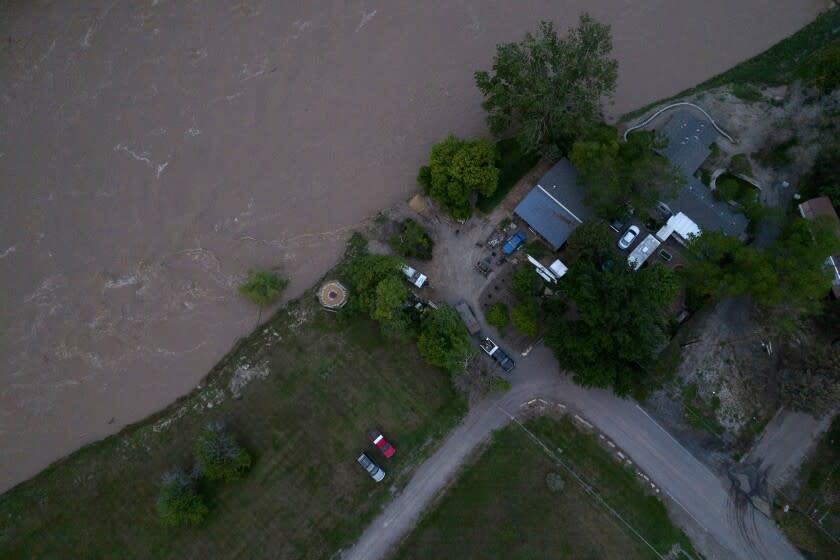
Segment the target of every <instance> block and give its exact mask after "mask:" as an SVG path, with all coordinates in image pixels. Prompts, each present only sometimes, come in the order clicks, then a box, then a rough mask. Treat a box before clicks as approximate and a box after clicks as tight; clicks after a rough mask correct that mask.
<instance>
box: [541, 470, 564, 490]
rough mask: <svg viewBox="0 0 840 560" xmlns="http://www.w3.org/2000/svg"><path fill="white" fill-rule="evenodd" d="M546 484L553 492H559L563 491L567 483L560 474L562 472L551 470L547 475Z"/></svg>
mask: <svg viewBox="0 0 840 560" xmlns="http://www.w3.org/2000/svg"><path fill="white" fill-rule="evenodd" d="M545 485H546V486H548V489H549V490H551V491H552V492H554V493H558V492H562V491H563V488H564V487H565V486H566V483H565V482H564V481H563V477H562V476H560V473H556V472H550V473H548V474H547V475H545Z"/></svg>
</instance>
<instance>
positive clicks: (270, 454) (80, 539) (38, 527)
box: [0, 293, 465, 559]
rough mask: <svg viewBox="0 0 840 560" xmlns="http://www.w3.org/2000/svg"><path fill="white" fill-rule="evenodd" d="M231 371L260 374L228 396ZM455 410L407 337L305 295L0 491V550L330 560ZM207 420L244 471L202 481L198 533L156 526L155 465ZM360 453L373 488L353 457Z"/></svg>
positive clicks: (180, 461)
mask: <svg viewBox="0 0 840 560" xmlns="http://www.w3.org/2000/svg"><path fill="white" fill-rule="evenodd" d="M244 364H249V365H250V366H251V367H258V366H260V365H261V364H264V365H265V367H267V369H268V371H269V372H270V373H269V375H268V376H267V377H266V378H265V379H257V380H254V381H252V382H251V383H250V384H249V385H247V386H246V387H245V388H244V390H243V391H242V397H241V398H239V399H233V398H231V397H230V393H229V390H228V384H229V380H230V378H231V375H232V374H233V372H234V371H235V370H236V369H237V367H240V366H242V365H244ZM219 401H221V402H219ZM207 403H213V406H212V408H209V407H208V404H207ZM464 409H465V406H464V403H463V402H462V400H461V399H460V398H459V397H458V396H457V395H456V393H455V392H454V390H453V389H452V387H451V383H450V379H449V377H448V376H447V375H446V374H444V373H443V372H442V371H440V370H438V369H435V368H431V367H429V366H427V365H425V362H424V361H423V360H422V359H421V358H420V356H419V355H418V353H417V351H416V349H415V347H414V345H413V344H411V343H410V342H406V343H401V342H394V341H390V340H389V341H385V340H383V338H382V337H381V336H380V334H379V331H378V327H377V326H376V324H374V323H373V322H371V321H369V320H366V319H351V320H347V319H340V318H339V317H338V316H336V315H334V314H331V313H327V312H325V311H321V310H320V309H319V308H318V307H317V305H316V304H315V302H314V297H313V296H312V294H311V293H309V294H307V295H306V296H305V298H304V299H302V300H299V301H296V302H293V303H292V304H290V306H289V307H288V310H284V311H281V312H280V313H279V314H278V315H276V316H275V317H274V318H273V319H272V320H271V321H269V323H267V324H266V325H265V326H264V327H262V328H260V329H259V330H258V331H257V332H256V333H255V334H253V335H252V336H250V337H249V338H247V339H245V340H244V341H242V343H241V344H239V345H238V347H237V348H236V349H235V350H234V351H233V352H232V353H231V354H230V355H229V356H228V357H226V358H225V359H224V360H223V362H222V363H221V364H220V365H219V366H218V367H217V368H216V369H215V370H214V371H213V372H212V373H211V374H210V376H209V377H208V379H207V380H206V381H205V383H204V387H203V388H202V389H200V390H197V391H195V392H193V393H192V394H191V395H189V396H188V397H186V398H184V399H182V400H181V401H179V402H178V403H176V404H174V405H173V406H172V407H170V408H169V409H168V410H166V411H164V412H163V413H161V414H158V415H156V416H155V417H152V418H150V419H148V420H146V421H143V422H141V423H140V424H137V425H135V426H132V427H130V428H127V429H126V430H124V431H123V432H121V433H119V434H118V435H116V436H113V437H110V438H108V439H106V440H104V441H101V442H99V443H96V444H94V445H91V446H88V447H86V448H84V449H82V450H81V451H79V452H77V453H75V454H74V455H72V456H70V457H68V458H67V459H65V460H63V461H61V462H60V463H58V464H56V465H53V466H52V467H51V468H49V469H48V470H47V471H45V472H43V473H42V474H40V475H39V476H37V477H35V478H34V479H33V480H30V481H29V482H26V483H24V484H21V485H19V486H18V487H16V488H14V489H12V490H11V491H9V492H7V493H6V494H4V495H3V496H2V497H0V519H2V520H3V528H2V531H0V557H2V558H17V559H20V558H39V559H41V558H58V559H67V558H85V559H95V558H109V559H110V558H120V559H123V558H249V559H251V558H289V559H292V558H294V559H298V558H330V557H331V556H332V555H333V554H334V553H335V551H336V550H337V549H338V548H340V547H342V546H346V545H348V544H351V543H352V542H353V541H354V540H355V538H356V537H357V535H358V534H359V533H360V532H361V530H362V529H363V528H364V527H365V526H366V524H367V523H368V522H369V521H370V520H371V519H372V518H373V516H374V515H375V514H376V513H377V511H378V509H379V507H380V506H381V504H383V503H384V502H385V501H386V500H387V499H388V498H389V497H390V495H391V493H390V488H391V487H392V486H394V485H396V486H397V487H400V486H402V485H404V484H405V483H407V481H408V479H409V477H410V474H411V472H412V470H413V468H414V467H415V466H416V464H418V463H419V462H420V461H421V459H422V458H423V457H424V456H426V455H427V454H428V453H429V452H430V451H431V450H432V449H433V448H434V444H435V442H436V439H437V438H439V437H440V436H441V435H443V434H445V433H447V432H448V431H449V430H450V429H451V428H452V427H453V426H454V425H455V424H456V422H457V421H458V419H459V418H460V417H461V415H462V414H463V412H464ZM171 418H177V419H175V420H173V421H172V422H171V424H169V425H168V427H166V428H163V429H161V428H160V426H161V425H162V423H165V422H166V421H167V420H168V419H171ZM210 420H222V421H224V422H225V423H226V424H227V426H228V428H229V429H230V431H232V432H233V433H234V434H236V436H237V437H238V439H239V440H240V442H242V443H243V444H244V445H245V446H246V447H247V448H248V449H249V450H250V451H251V452H252V453H253V455H254V457H255V463H254V467H253V469H252V471H251V472H250V473H249V474H248V476H247V477H246V478H244V479H243V480H241V481H238V482H234V483H228V484H224V485H221V484H219V485H205V486H204V490H205V492H206V494H207V496H208V497H209V502H210V506H211V513H210V517H209V519H208V520H207V522H206V523H205V525H204V526H203V527H201V528H199V529H187V530H176V529H167V528H164V527H162V526H161V525H160V524H159V523H158V521H157V518H156V514H155V500H156V497H157V492H158V482H159V480H160V477H161V474H162V473H163V472H164V471H166V470H167V469H169V468H171V467H181V468H189V467H190V466H191V464H192V458H191V450H192V446H193V442H194V440H195V436H196V434H197V433H198V432H199V431H200V429H201V428H202V427H203V426H204V425H206V423H207V422H209V421H210ZM156 426H157V429H156ZM374 426H376V427H379V428H381V429H382V430H383V431H384V432H385V434H386V435H387V436H388V437H389V439H391V441H392V442H393V443H394V444H395V445H396V447H397V454H396V455H395V457H394V458H392V459H389V460H386V459H384V458H383V457H381V456H380V455H378V454H377V452H376V451H375V450H373V448H372V446H371V445H370V444H369V443H368V441H367V435H366V431H367V429H369V428H371V427H374ZM362 450H368V452H369V453H370V454H371V456H373V457H375V458H376V460H377V461H378V462H379V464H380V465H382V466H383V468H384V469H385V470H386V471H387V473H388V475H387V478H386V479H385V481H383V482H382V483H380V484H376V483H374V482H373V481H372V480H371V479H370V477H369V476H368V475H367V474H366V473H365V472H363V471H362V469H361V467H359V465H357V464H356V462H355V458H356V456H357V454H358V453H359V452H360V451H362Z"/></svg>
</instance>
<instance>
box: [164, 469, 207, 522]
mask: <svg viewBox="0 0 840 560" xmlns="http://www.w3.org/2000/svg"><path fill="white" fill-rule="evenodd" d="M157 511H158V517H159V518H160V520H161V522H162V523H163V524H164V525H168V526H170V527H196V526H198V525H201V524H202V523H203V522H204V518H205V517H207V514H208V513H209V512H210V509H209V508H208V507H207V504H205V503H204V498H203V497H202V496H201V494H199V493H198V489H197V488H196V485H195V481H194V480H193V479H191V478H190V477H189V476H187V475H186V474H184V473H182V472H169V473H166V474H165V475H163V479H162V480H161V483H160V494H159V495H158V500H157Z"/></svg>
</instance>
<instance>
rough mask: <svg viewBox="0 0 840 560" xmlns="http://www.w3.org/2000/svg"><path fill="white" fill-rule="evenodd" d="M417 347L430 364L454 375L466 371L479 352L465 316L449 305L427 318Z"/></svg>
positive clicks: (421, 329)
mask: <svg viewBox="0 0 840 560" xmlns="http://www.w3.org/2000/svg"><path fill="white" fill-rule="evenodd" d="M417 348H418V349H419V350H420V354H421V355H422V356H423V357H424V358H425V359H426V361H428V362H429V363H430V364H432V365H435V366H439V367H442V368H443V369H445V370H447V371H448V372H450V373H453V374H456V373H460V372H461V371H463V370H464V366H465V365H466V363H467V360H468V359H469V357H470V356H472V355H473V354H474V353H475V348H474V347H473V345H472V344H470V338H469V334H468V333H467V329H466V327H465V326H464V323H463V322H462V321H461V317H459V316H458V312H457V311H455V309H453V308H452V307H449V306H448V305H443V306H440V307H439V308H438V309H435V310H433V311H431V312H430V313H428V314H427V315H425V316H424V317H423V322H422V323H421V327H420V338H419V339H418V341H417Z"/></svg>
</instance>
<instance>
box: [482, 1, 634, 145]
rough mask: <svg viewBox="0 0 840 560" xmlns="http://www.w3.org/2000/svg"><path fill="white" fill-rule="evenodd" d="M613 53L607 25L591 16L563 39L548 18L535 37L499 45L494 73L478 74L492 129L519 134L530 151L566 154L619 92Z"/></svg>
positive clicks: (596, 120)
mask: <svg viewBox="0 0 840 560" xmlns="http://www.w3.org/2000/svg"><path fill="white" fill-rule="evenodd" d="M611 54H612V36H611V34H610V27H609V25H606V24H603V23H599V22H597V21H595V20H594V19H592V18H591V17H590V16H589V15H587V14H584V15H582V16H580V20H579V22H578V26H577V27H576V28H571V29H569V32H568V34H567V35H566V36H565V37H560V36H559V35H558V34H557V31H556V30H555V28H554V24H552V23H551V22H548V21H544V22H542V23H541V24H540V28H539V31H538V32H537V33H536V35H532V34H531V33H528V34H527V35H525V38H524V39H523V40H522V41H520V42H518V43H506V44H501V45H498V46H497V47H496V56H495V57H494V58H493V69H492V71H491V72H486V71H481V72H476V73H475V82H476V85H477V86H478V89H479V90H481V93H482V94H483V95H484V102H483V103H482V107H483V108H484V109H485V110H486V111H487V113H488V116H487V122H488V124H489V125H490V128H491V130H492V131H493V133H494V134H497V135H500V134H506V133H508V132H510V131H514V132H516V134H517V138H518V140H519V143H520V145H521V146H522V148H523V149H524V150H525V151H526V152H537V151H538V152H541V153H542V154H544V155H547V156H549V157H556V156H557V155H558V154H561V153H565V152H566V151H567V150H568V149H569V147H570V146H571V144H572V142H574V140H575V138H577V137H578V135H579V134H580V133H581V132H582V131H583V130H584V129H586V128H587V127H589V126H591V125H592V124H594V123H596V122H598V121H600V119H601V101H602V99H604V98H609V97H612V95H613V93H614V91H615V82H616V77H617V74H618V63H617V62H616V61H615V59H613V58H612V57H611Z"/></svg>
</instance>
